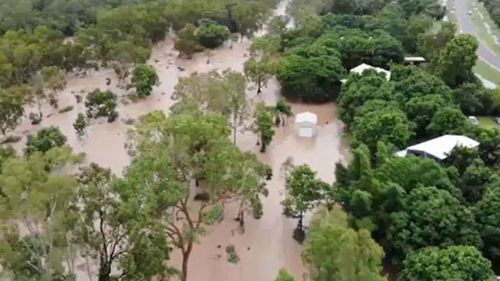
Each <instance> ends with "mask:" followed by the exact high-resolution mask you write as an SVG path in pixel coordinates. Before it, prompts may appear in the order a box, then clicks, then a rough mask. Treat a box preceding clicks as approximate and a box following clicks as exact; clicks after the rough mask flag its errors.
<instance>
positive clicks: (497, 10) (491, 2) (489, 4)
mask: <svg viewBox="0 0 500 281" xmlns="http://www.w3.org/2000/svg"><path fill="white" fill-rule="evenodd" d="M480 2H483V3H484V6H485V7H486V10H488V13H489V14H490V17H491V19H492V20H493V21H494V22H495V23H496V24H497V25H500V1H498V0H482V1H480Z"/></svg>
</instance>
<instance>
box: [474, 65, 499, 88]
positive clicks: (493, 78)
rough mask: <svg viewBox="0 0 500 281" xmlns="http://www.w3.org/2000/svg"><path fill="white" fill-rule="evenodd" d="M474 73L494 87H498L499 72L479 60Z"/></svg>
mask: <svg viewBox="0 0 500 281" xmlns="http://www.w3.org/2000/svg"><path fill="white" fill-rule="evenodd" d="M474 72H475V73H477V74H479V75H481V77H482V78H484V79H486V80H489V81H490V82H492V83H494V84H495V85H497V86H498V85H500V72H498V71H497V70H496V69H495V68H493V67H491V66H490V65H489V64H487V63H485V62H483V61H482V60H481V59H478V60H477V62H476V66H475V67H474Z"/></svg>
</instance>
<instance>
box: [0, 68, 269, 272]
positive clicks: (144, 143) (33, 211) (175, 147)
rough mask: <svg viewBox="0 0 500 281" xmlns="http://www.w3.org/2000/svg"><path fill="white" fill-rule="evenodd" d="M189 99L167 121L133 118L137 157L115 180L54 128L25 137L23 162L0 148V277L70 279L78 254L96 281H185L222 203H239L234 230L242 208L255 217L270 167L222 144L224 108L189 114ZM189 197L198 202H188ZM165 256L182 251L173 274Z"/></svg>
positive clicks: (226, 133)
mask: <svg viewBox="0 0 500 281" xmlns="http://www.w3.org/2000/svg"><path fill="white" fill-rule="evenodd" d="M212 75H213V74H212ZM226 75H227V77H229V78H228V79H229V80H230V82H228V83H227V84H224V85H221V84H220V85H219V86H225V87H230V86H231V85H233V84H231V83H233V82H234V81H233V79H236V80H242V79H243V78H242V77H231V76H234V75H236V74H235V73H227V74H226ZM238 75H239V74H238ZM240 76H241V75H240ZM243 81H244V80H243ZM219 82H220V81H219ZM236 84H238V83H236ZM243 89H244V88H243ZM188 100H189V101H188ZM190 101H191V100H190V99H189V97H187V96H183V100H182V101H180V103H183V104H184V105H185V106H182V107H178V108H176V109H175V111H174V112H173V113H172V114H170V116H169V117H167V116H166V115H165V114H164V113H163V112H160V111H155V112H151V113H149V114H147V115H144V116H142V117H141V118H140V119H139V121H138V123H137V124H136V126H135V129H134V130H133V132H132V133H131V138H132V141H133V143H134V145H135V147H136V148H137V150H138V155H137V157H136V158H135V159H134V160H133V162H132V164H131V165H130V166H129V167H128V168H127V169H126V170H125V172H124V176H122V177H119V178H118V177H115V176H114V175H113V174H112V173H111V172H110V170H108V169H104V168H101V167H99V166H97V165H96V164H90V165H88V166H82V164H81V163H80V160H82V159H81V158H80V157H78V156H75V155H73V153H72V152H71V149H70V148H68V147H66V146H65V145H64V144H65V142H66V137H65V136H64V135H62V134H61V132H60V131H59V130H58V129H57V128H55V127H50V128H45V129H42V130H40V131H39V132H38V133H37V135H36V136H29V137H28V143H27V147H26V154H25V156H24V157H18V156H16V155H15V152H14V151H13V150H12V148H2V149H1V151H0V152H1V153H0V154H1V155H2V157H1V158H0V159H1V161H0V166H1V170H0V182H1V183H2V184H1V186H2V187H1V189H0V191H1V192H0V194H1V195H0V196H1V200H0V210H1V213H2V216H1V217H0V220H1V223H2V226H3V227H4V228H3V232H2V239H1V240H0V264H1V266H2V268H3V273H2V274H7V275H6V276H7V278H12V279H13V280H74V278H75V276H74V273H75V261H76V260H77V259H79V257H85V259H86V262H87V263H88V265H89V266H90V267H94V266H96V267H97V269H98V270H97V272H98V278H99V280H113V279H115V278H118V279H120V278H126V279H127V280H156V279H158V278H160V279H161V278H167V277H169V276H173V275H177V276H178V277H179V278H180V279H181V280H184V281H185V280H187V276H188V261H189V257H190V255H191V252H192V250H193V247H195V245H196V242H197V241H198V240H199V238H200V236H202V235H204V233H206V227H207V226H209V225H211V224H214V223H217V222H219V221H220V220H221V219H222V215H223V213H224V206H225V205H226V204H227V203H228V202H234V201H237V202H239V204H240V209H239V211H238V213H235V214H234V215H235V216H236V217H237V218H238V220H239V221H240V224H241V225H244V214H245V213H246V212H247V211H251V212H252V213H253V215H254V216H255V217H256V218H259V217H260V216H262V211H263V210H262V203H261V202H260V198H261V197H262V196H265V195H266V194H267V191H266V189H265V182H266V180H269V179H270V178H271V176H272V172H271V170H270V168H269V167H268V166H267V165H264V164H262V163H260V162H259V161H258V160H257V159H256V157H255V156H254V155H252V154H250V153H243V152H241V151H240V150H239V149H238V147H237V146H236V145H235V144H234V143H233V142H232V141H231V138H230V136H231V122H230V121H231V119H232V115H230V114H229V115H228V113H226V112H225V110H226V108H217V109H216V108H211V109H210V110H208V109H204V108H199V109H193V107H188V106H187V105H188V104H189V103H190ZM221 105H222V104H221ZM219 110H221V112H219ZM222 111H224V113H222ZM77 168H80V169H79V170H80V171H79V172H77V171H78V169H77ZM192 182H196V185H197V186H198V185H199V187H196V188H195V190H194V191H193V189H192V187H191V184H192ZM201 195H203V196H201ZM193 197H194V198H198V199H199V200H200V201H201V202H200V203H199V204H196V205H192V204H191V203H189V201H190V200H191V199H192V198H193ZM21 227H22V229H23V232H21ZM25 232H26V234H25ZM173 249H178V250H179V251H180V252H181V254H182V266H181V267H180V268H174V267H173V266H171V265H170V263H169V262H168V260H169V255H170V252H171V251H172V250H173ZM89 274H90V272H89Z"/></svg>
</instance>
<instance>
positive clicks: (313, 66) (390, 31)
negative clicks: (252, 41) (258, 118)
mask: <svg viewBox="0 0 500 281" xmlns="http://www.w3.org/2000/svg"><path fill="white" fill-rule="evenodd" d="M309 2H310V1H307V3H306V2H304V1H298V0H297V1H292V11H293V10H295V11H296V12H295V18H294V23H295V25H296V28H294V29H291V30H289V29H286V28H284V29H277V30H278V31H277V34H274V33H271V34H270V35H269V36H267V37H268V39H269V40H272V38H276V37H277V38H278V41H279V44H278V50H279V51H280V53H281V56H280V59H279V63H278V67H277V68H276V75H277V78H278V80H279V81H280V82H281V84H282V86H283V94H284V95H285V96H287V97H289V98H293V99H298V100H301V101H305V102H324V101H329V100H333V99H335V98H336V97H337V96H338V93H339V91H340V80H342V79H343V78H345V77H346V74H347V71H348V70H350V69H351V68H353V67H355V66H357V65H359V64H361V63H367V64H370V65H373V66H378V67H383V68H386V69H389V68H390V67H391V66H392V65H394V64H398V63H402V62H403V59H404V56H405V54H407V53H421V54H422V53H424V52H436V51H437V50H436V45H438V44H441V45H442V46H440V47H441V48H444V47H445V45H447V43H448V41H446V40H451V38H448V36H447V35H448V34H449V32H448V29H445V27H443V28H442V29H443V33H444V35H443V36H434V35H436V34H434V33H435V32H441V30H439V31H432V29H431V28H432V26H433V23H434V18H436V17H439V13H438V12H437V11H435V8H436V7H437V8H438V9H439V10H440V9H441V7H440V5H439V4H438V3H437V1H421V2H422V3H420V2H419V3H418V4H416V3H413V2H411V3H410V2H408V1H397V2H390V3H389V2H387V3H386V2H384V1H359V2H360V3H358V1H345V3H344V1H341V2H342V3H339V2H336V1H313V2H314V3H309ZM316 2H317V3H316ZM423 2H425V3H423ZM315 5H319V6H322V5H323V7H315ZM336 5H338V6H337V7H336V8H333V9H332V7H334V6H336ZM277 20H279V19H277ZM285 22H286V21H285ZM453 31H454V30H453ZM431 33H432V36H431ZM451 36H452V37H453V36H454V33H451ZM467 40H469V39H468V38H466V39H465V41H467ZM455 41H460V40H458V39H457V40H455ZM456 43H457V44H455V46H453V45H451V43H450V46H449V48H450V52H449V53H448V54H449V55H448V56H446V55H442V57H443V58H442V60H441V62H440V63H441V65H442V67H440V68H439V71H441V74H442V76H443V77H444V76H449V78H448V80H446V81H447V83H448V82H449V84H452V83H455V82H456V83H462V82H464V81H474V80H471V79H472V78H473V76H470V75H463V73H460V74H454V73H452V72H451V70H452V68H450V67H448V68H446V65H448V64H450V65H451V64H452V63H453V62H454V58H452V57H451V54H452V52H451V50H453V49H456V48H461V49H464V50H465V51H468V50H469V49H474V47H475V46H474V44H473V43H474V42H472V45H471V44H469V41H467V42H456ZM431 45H432V46H431ZM466 45H467V46H466ZM438 52H439V51H438ZM472 53H473V52H472ZM433 54H434V53H433ZM426 56H427V54H426ZM473 59H474V57H472V56H471V57H470V60H467V61H463V62H460V63H461V64H464V66H465V67H466V68H467V65H468V64H470V63H469V61H472V60H473ZM437 71H438V70H436V72H437ZM471 73H472V72H471ZM465 74H468V73H465ZM455 80H456V81H455Z"/></svg>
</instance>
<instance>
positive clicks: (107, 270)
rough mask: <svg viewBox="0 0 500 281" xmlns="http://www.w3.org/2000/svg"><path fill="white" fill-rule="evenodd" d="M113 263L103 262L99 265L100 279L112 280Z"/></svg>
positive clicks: (104, 280)
mask: <svg viewBox="0 0 500 281" xmlns="http://www.w3.org/2000/svg"><path fill="white" fill-rule="evenodd" d="M110 274H111V265H110V264H109V263H108V262H101V264H100V266H99V277H98V279H97V280H98V281H111V276H110Z"/></svg>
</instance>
